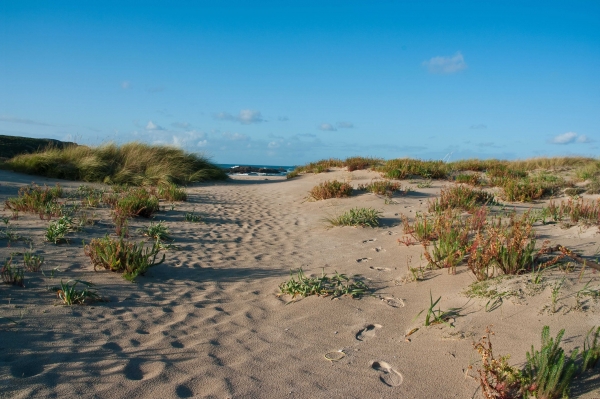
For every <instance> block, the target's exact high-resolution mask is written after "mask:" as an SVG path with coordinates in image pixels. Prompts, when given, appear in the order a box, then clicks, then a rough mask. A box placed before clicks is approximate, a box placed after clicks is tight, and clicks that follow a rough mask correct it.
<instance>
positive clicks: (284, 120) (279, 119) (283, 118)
mask: <svg viewBox="0 0 600 399" xmlns="http://www.w3.org/2000/svg"><path fill="white" fill-rule="evenodd" d="M277 120H278V121H279V122H287V121H289V120H290V118H288V117H287V116H280V117H279V118H277Z"/></svg>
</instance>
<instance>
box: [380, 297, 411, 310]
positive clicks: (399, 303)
mask: <svg viewBox="0 0 600 399" xmlns="http://www.w3.org/2000/svg"><path fill="white" fill-rule="evenodd" d="M379 299H381V300H382V301H383V303H385V304H386V305H389V306H391V307H393V308H403V307H404V306H405V305H404V301H403V300H402V299H399V298H394V297H393V296H392V297H381V296H380V297H379Z"/></svg>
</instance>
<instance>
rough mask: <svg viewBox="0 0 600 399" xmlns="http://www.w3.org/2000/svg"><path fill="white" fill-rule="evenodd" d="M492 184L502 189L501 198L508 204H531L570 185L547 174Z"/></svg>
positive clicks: (504, 180)
mask: <svg viewBox="0 0 600 399" xmlns="http://www.w3.org/2000/svg"><path fill="white" fill-rule="evenodd" d="M493 182H494V183H493V184H494V185H498V186H500V187H501V188H502V192H501V197H502V198H503V199H504V200H506V201H510V202H515V201H517V202H531V201H534V200H537V199H540V198H542V197H544V196H549V195H555V194H558V193H560V191H561V189H562V188H563V187H565V186H567V185H569V184H570V183H567V182H566V181H565V180H564V179H561V178H559V177H557V176H553V175H548V174H539V175H537V176H531V177H527V178H522V179H512V178H502V179H500V180H495V181H494V180H493Z"/></svg>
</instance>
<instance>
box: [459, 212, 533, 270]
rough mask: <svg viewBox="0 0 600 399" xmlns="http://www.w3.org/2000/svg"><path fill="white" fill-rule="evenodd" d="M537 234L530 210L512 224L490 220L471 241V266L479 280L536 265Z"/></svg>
mask: <svg viewBox="0 0 600 399" xmlns="http://www.w3.org/2000/svg"><path fill="white" fill-rule="evenodd" d="M535 243H536V241H535V235H534V232H533V229H532V221H531V218H530V215H529V214H528V213H526V214H523V215H522V216H521V217H520V218H516V217H512V218H511V220H510V223H509V225H508V226H501V225H494V224H486V225H485V227H484V229H483V231H480V232H478V233H477V235H476V237H475V239H474V240H473V242H472V243H471V244H470V248H469V249H468V252H469V260H468V262H467V266H468V267H469V269H470V270H471V271H472V272H473V274H474V275H475V277H476V278H477V280H478V281H482V280H486V279H488V278H490V277H493V276H494V274H495V272H496V270H498V271H500V272H502V273H503V274H513V275H514V274H520V273H523V272H525V271H529V270H531V269H532V268H533V265H534V261H535V255H536V251H535Z"/></svg>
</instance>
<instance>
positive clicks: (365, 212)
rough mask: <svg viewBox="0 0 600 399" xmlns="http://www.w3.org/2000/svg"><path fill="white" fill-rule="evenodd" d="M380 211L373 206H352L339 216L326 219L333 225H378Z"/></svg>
mask: <svg viewBox="0 0 600 399" xmlns="http://www.w3.org/2000/svg"><path fill="white" fill-rule="evenodd" d="M380 218H381V211H378V210H377V209H373V208H352V209H349V210H348V211H346V212H344V213H342V214H341V215H340V216H337V217H334V218H331V219H327V221H328V222H329V223H331V224H332V225H333V226H355V227H378V226H379V219H380Z"/></svg>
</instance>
